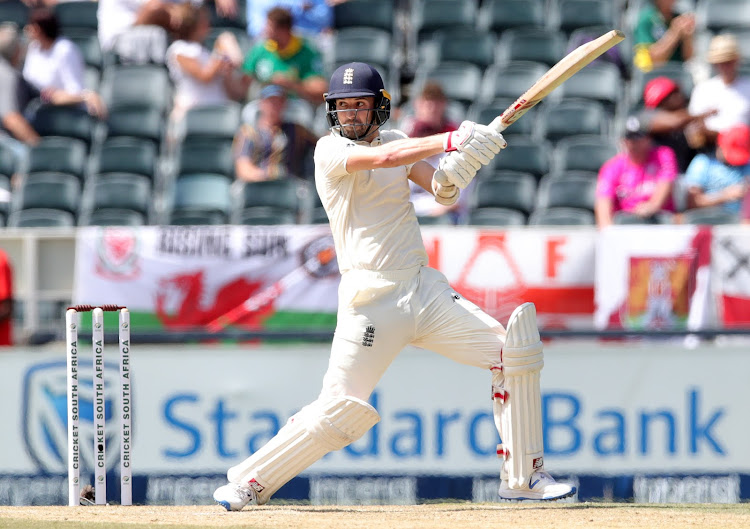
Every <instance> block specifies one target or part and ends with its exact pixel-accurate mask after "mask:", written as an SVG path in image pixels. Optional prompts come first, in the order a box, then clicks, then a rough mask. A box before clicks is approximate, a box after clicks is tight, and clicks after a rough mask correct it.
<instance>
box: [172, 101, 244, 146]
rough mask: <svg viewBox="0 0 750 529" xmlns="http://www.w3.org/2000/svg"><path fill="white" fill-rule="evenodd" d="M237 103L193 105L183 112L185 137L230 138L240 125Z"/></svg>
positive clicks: (239, 108) (239, 110)
mask: <svg viewBox="0 0 750 529" xmlns="http://www.w3.org/2000/svg"><path fill="white" fill-rule="evenodd" d="M241 110H242V109H241V107H240V105H239V104H237V103H227V104H225V105H211V106H203V107H194V108H191V109H190V110H188V111H187V113H186V114H185V138H190V139H200V138H207V139H224V140H231V139H232V138H234V135H235V134H236V132H237V129H239V127H240V112H241Z"/></svg>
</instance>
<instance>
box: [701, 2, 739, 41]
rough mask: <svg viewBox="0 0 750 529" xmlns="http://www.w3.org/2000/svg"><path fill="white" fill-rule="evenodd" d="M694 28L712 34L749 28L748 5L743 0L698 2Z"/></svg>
mask: <svg viewBox="0 0 750 529" xmlns="http://www.w3.org/2000/svg"><path fill="white" fill-rule="evenodd" d="M695 21H696V27H698V28H700V29H707V30H708V31H712V32H714V33H718V32H721V31H732V30H737V29H748V28H750V4H748V2H746V1H745V0H700V1H699V2H698V4H697V5H696V10H695Z"/></svg>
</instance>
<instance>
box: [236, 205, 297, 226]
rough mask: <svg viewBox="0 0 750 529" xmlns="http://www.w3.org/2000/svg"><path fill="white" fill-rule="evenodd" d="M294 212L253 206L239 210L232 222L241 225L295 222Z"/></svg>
mask: <svg viewBox="0 0 750 529" xmlns="http://www.w3.org/2000/svg"><path fill="white" fill-rule="evenodd" d="M296 223H297V219H296V216H295V214H294V212H292V211H289V210H286V209H282V208H274V207H263V206H255V207H250V208H246V209H243V210H241V211H240V212H239V214H238V215H237V217H236V220H234V221H233V224H241V225H243V226H270V225H277V224H296Z"/></svg>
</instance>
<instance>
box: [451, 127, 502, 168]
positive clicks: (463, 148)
mask: <svg viewBox="0 0 750 529" xmlns="http://www.w3.org/2000/svg"><path fill="white" fill-rule="evenodd" d="M443 146H444V148H445V151H446V152H453V151H459V152H462V153H465V154H466V155H467V161H469V162H471V163H472V165H474V166H475V167H476V165H477V164H480V166H481V165H487V164H489V163H490V160H492V158H494V157H495V155H496V154H497V153H499V152H500V150H501V149H504V148H505V147H506V146H507V143H506V142H505V139H504V138H503V135H502V134H500V133H499V132H497V131H496V130H494V129H492V128H490V127H487V126H485V125H479V124H477V123H474V122H472V121H464V122H463V123H461V126H460V127H459V128H458V130H455V131H453V132H448V133H446V135H445V139H444V140H443ZM477 169H479V167H477Z"/></svg>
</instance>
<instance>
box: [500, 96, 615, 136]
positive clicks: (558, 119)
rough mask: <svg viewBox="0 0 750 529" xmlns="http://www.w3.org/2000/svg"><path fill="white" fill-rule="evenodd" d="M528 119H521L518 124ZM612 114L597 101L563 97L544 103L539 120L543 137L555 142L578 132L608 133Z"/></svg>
mask: <svg viewBox="0 0 750 529" xmlns="http://www.w3.org/2000/svg"><path fill="white" fill-rule="evenodd" d="M525 119H526V117H525V116H524V118H523V119H521V120H519V122H518V123H515V124H514V125H513V126H514V127H515V126H516V125H517V124H519V123H521V122H523V121H524V120H525ZM610 119H611V115H610V114H609V113H608V112H607V111H606V110H605V109H604V106H603V105H602V104H601V103H599V102H597V101H590V100H585V99H563V100H562V101H557V102H555V101H549V102H547V103H546V104H545V105H544V108H543V109H542V112H541V116H540V118H539V120H538V123H539V132H540V134H541V136H542V137H544V138H546V139H547V140H549V141H551V142H553V143H555V142H557V141H558V140H560V139H562V138H565V137H568V136H575V135H578V134H593V135H608V132H609V130H608V129H609V124H610Z"/></svg>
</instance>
